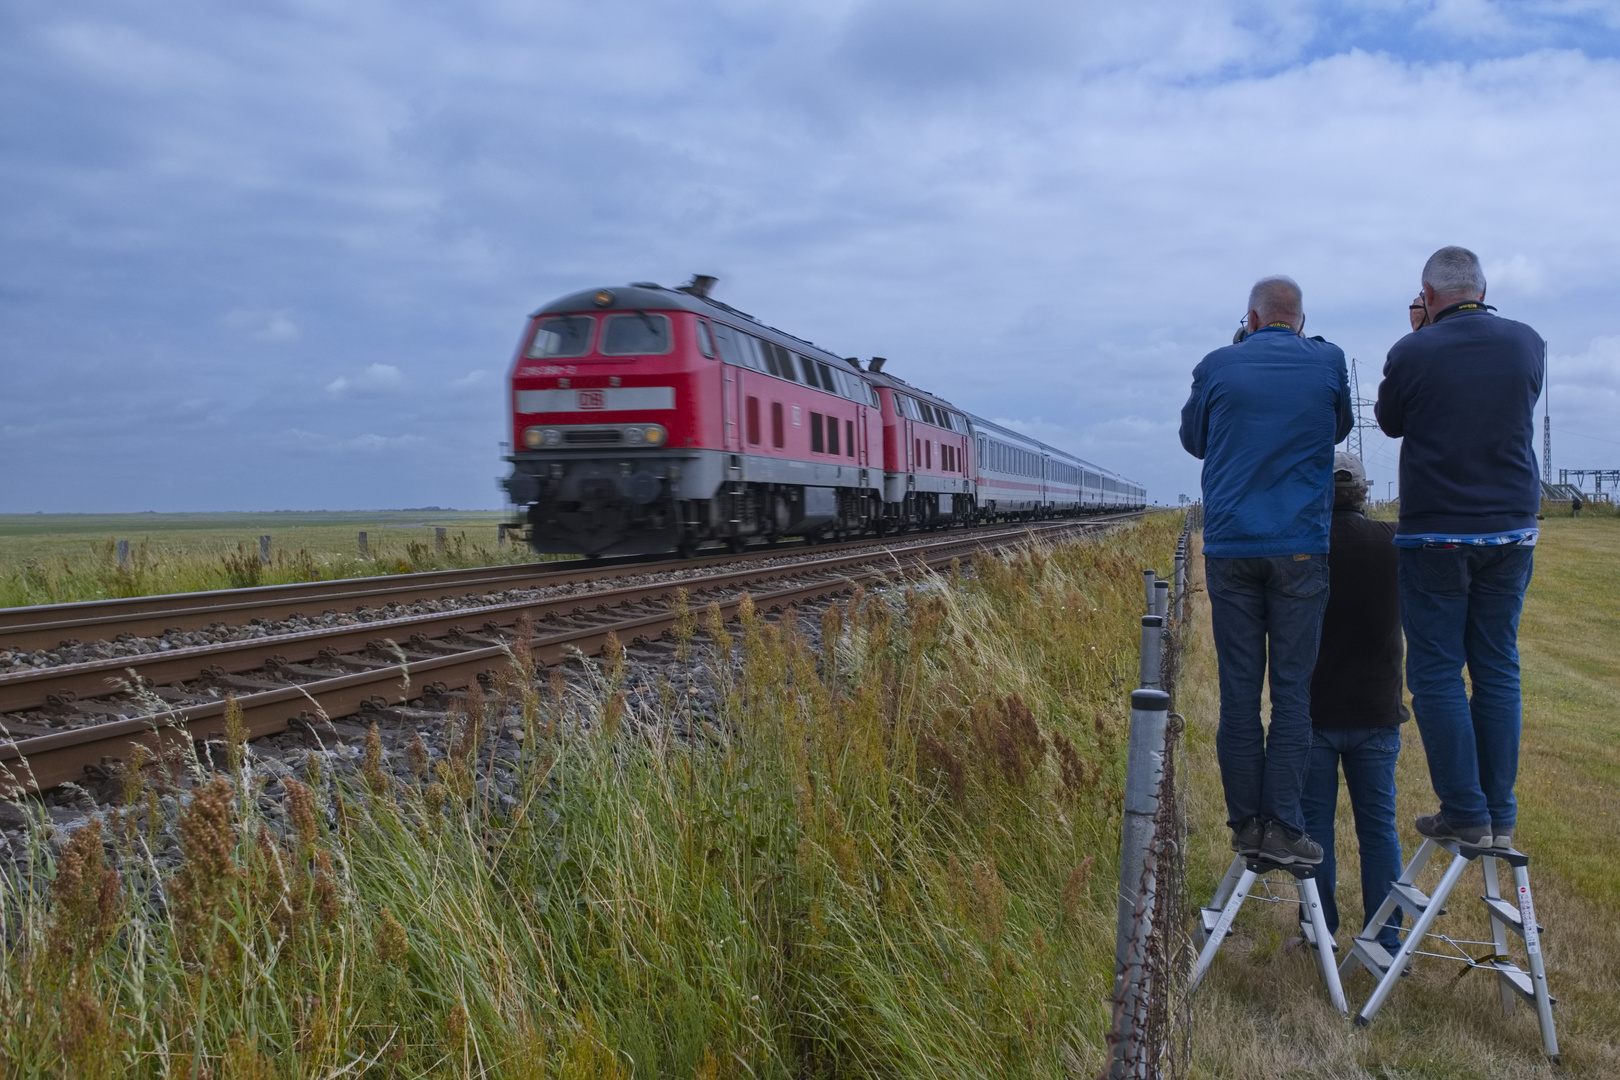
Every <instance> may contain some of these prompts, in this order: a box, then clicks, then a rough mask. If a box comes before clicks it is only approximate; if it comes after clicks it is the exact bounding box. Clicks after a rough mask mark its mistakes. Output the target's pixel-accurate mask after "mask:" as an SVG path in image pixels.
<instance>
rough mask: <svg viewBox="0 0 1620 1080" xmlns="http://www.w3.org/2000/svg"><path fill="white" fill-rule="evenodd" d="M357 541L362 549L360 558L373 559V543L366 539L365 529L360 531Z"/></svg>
mask: <svg viewBox="0 0 1620 1080" xmlns="http://www.w3.org/2000/svg"><path fill="white" fill-rule="evenodd" d="M355 541H356V543H357V545H358V546H359V548H360V557H361V558H362V559H369V558H371V542H370V541H369V540H368V539H366V533H365V530H364V529H362V530H360V533H359V534H358V535H357V536H356V537H355Z"/></svg>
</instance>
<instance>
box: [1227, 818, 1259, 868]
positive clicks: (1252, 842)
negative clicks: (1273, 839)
mask: <svg viewBox="0 0 1620 1080" xmlns="http://www.w3.org/2000/svg"><path fill="white" fill-rule="evenodd" d="M1265 832H1266V824H1265V822H1263V821H1261V820H1260V819H1259V818H1258V817H1252V818H1250V819H1249V820H1247V821H1245V822H1244V823H1243V824H1241V825H1239V826H1238V827H1237V828H1235V829H1233V830H1232V850H1233V851H1235V852H1237V853H1238V854H1239V855H1242V856H1245V857H1247V858H1251V859H1252V858H1254V857H1255V856H1256V855H1258V854H1259V853H1260V841H1261V839H1262V838H1263V837H1264V836H1265Z"/></svg>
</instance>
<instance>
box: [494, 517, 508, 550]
mask: <svg viewBox="0 0 1620 1080" xmlns="http://www.w3.org/2000/svg"><path fill="white" fill-rule="evenodd" d="M504 547H506V525H505V523H504V522H503V523H502V524H499V525H496V526H495V549H496V550H497V551H499V550H500V549H502V548H504Z"/></svg>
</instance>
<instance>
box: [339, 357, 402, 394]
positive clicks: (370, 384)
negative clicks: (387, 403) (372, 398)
mask: <svg viewBox="0 0 1620 1080" xmlns="http://www.w3.org/2000/svg"><path fill="white" fill-rule="evenodd" d="M404 385H405V375H404V373H402V372H401V371H400V370H399V368H397V367H395V366H394V365H393V364H372V365H370V366H369V367H367V368H366V369H365V370H364V371H361V372H360V373H359V374H357V375H340V376H338V377H337V378H335V379H333V380H332V381H331V382H329V383H327V384H326V392H327V393H329V394H336V395H341V394H350V393H353V394H366V395H379V394H391V393H394V392H395V391H397V390H399V389H400V388H402V387H403V386H404Z"/></svg>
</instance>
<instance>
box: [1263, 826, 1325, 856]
mask: <svg viewBox="0 0 1620 1080" xmlns="http://www.w3.org/2000/svg"><path fill="white" fill-rule="evenodd" d="M1260 858H1262V859H1264V860H1266V861H1267V862H1274V863H1276V864H1277V865H1279V866H1292V865H1294V864H1295V863H1303V864H1305V865H1306V866H1315V865H1316V864H1317V863H1319V862H1321V861H1322V845H1321V844H1318V843H1317V842H1316V841H1315V840H1312V839H1311V838H1310V837H1309V836H1307V835H1306V834H1305V833H1295V832H1294V830H1293V829H1290V828H1289V827H1288V826H1286V825H1284V824H1283V823H1282V822H1280V821H1273V822H1269V823H1268V824H1267V825H1266V834H1265V837H1264V838H1263V839H1262V840H1261V841H1260Z"/></svg>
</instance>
